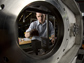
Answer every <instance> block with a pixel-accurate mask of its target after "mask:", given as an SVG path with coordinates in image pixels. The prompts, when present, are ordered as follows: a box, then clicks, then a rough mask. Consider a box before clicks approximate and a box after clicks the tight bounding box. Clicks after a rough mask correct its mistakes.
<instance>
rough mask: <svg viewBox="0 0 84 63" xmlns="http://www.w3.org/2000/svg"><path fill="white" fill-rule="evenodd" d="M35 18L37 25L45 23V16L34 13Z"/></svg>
mask: <svg viewBox="0 0 84 63" xmlns="http://www.w3.org/2000/svg"><path fill="white" fill-rule="evenodd" d="M36 17H37V19H38V21H39V23H41V24H43V23H44V22H45V14H42V13H36Z"/></svg>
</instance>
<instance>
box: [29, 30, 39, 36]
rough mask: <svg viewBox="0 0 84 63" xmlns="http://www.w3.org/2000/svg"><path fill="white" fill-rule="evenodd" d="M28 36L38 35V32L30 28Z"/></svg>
mask: <svg viewBox="0 0 84 63" xmlns="http://www.w3.org/2000/svg"><path fill="white" fill-rule="evenodd" d="M30 36H31V37H33V36H39V32H38V31H37V30H36V29H32V30H31V31H30Z"/></svg>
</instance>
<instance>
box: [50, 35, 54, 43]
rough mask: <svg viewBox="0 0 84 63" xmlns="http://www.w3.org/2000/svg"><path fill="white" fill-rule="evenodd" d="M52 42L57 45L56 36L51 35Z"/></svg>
mask: <svg viewBox="0 0 84 63" xmlns="http://www.w3.org/2000/svg"><path fill="white" fill-rule="evenodd" d="M51 39H52V40H51V42H52V43H53V44H54V43H55V35H51Z"/></svg>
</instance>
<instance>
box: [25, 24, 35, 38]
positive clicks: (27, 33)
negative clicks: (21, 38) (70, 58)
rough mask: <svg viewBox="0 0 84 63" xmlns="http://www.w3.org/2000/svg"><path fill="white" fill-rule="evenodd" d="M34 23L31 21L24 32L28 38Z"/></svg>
mask: <svg viewBox="0 0 84 63" xmlns="http://www.w3.org/2000/svg"><path fill="white" fill-rule="evenodd" d="M33 27H34V25H33V22H32V23H31V24H30V26H29V28H28V29H27V30H26V32H25V37H26V38H29V37H30V31H31V30H32V29H33Z"/></svg>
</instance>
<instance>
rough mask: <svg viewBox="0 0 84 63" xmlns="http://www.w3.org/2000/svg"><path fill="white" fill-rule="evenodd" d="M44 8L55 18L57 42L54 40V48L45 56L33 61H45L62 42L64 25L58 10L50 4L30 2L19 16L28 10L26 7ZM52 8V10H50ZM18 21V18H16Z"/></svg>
mask: <svg viewBox="0 0 84 63" xmlns="http://www.w3.org/2000/svg"><path fill="white" fill-rule="evenodd" d="M33 5H35V6H40V5H42V6H45V7H46V8H47V9H49V10H50V11H51V12H53V13H52V14H54V16H55V17H56V19H57V20H58V22H57V24H58V34H57V40H56V42H57V43H56V44H55V46H54V48H53V49H52V50H51V51H50V52H49V53H47V54H46V55H44V56H42V57H38V58H35V59H46V58H49V57H50V56H52V55H53V54H54V53H56V51H57V50H58V49H59V47H60V46H61V43H62V40H63V35H64V25H63V20H62V17H61V15H60V12H59V11H58V9H57V8H56V7H54V6H53V5H52V4H50V3H48V2H44V1H36V2H32V3H30V4H28V5H27V6H25V7H24V8H23V9H22V11H21V12H20V13H19V15H20V14H21V13H22V12H24V10H26V9H28V6H30V7H31V6H33ZM49 5H50V6H49ZM51 7H52V9H51ZM18 17H19V16H18ZM17 21H18V18H17Z"/></svg>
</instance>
